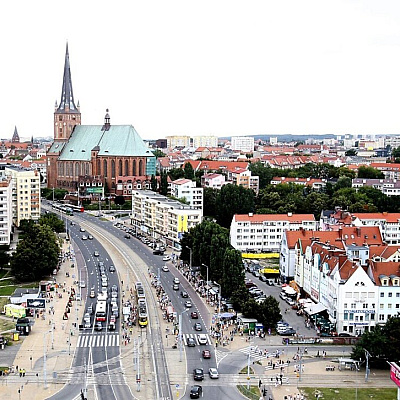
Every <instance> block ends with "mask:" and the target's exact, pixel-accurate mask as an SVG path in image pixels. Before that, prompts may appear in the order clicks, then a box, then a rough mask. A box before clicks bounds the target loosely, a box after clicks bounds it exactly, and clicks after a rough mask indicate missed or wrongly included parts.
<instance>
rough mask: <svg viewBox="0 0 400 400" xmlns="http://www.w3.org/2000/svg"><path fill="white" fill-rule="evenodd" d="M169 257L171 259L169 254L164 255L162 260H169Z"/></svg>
mask: <svg viewBox="0 0 400 400" xmlns="http://www.w3.org/2000/svg"><path fill="white" fill-rule="evenodd" d="M170 259H171V257H170V256H164V257H163V261H169V260H170Z"/></svg>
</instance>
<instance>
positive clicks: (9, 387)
mask: <svg viewBox="0 0 400 400" xmlns="http://www.w3.org/2000/svg"><path fill="white" fill-rule="evenodd" d="M68 248H69V243H68V242H67V243H65V242H64V244H63V247H62V249H63V252H64V253H65V252H67V251H68ZM72 253H73V252H72ZM71 264H75V268H74V269H72V268H71ZM76 264H77V263H76V261H75V260H73V261H72V260H71V259H69V258H66V259H65V260H64V261H63V262H62V264H61V267H60V270H59V272H58V273H57V275H56V280H57V283H58V284H59V285H61V286H63V288H58V289H56V291H54V292H50V293H52V294H53V296H52V298H48V303H47V304H46V306H47V309H46V312H45V313H43V317H39V318H31V319H32V320H33V319H34V321H33V322H34V325H33V327H32V331H31V332H30V334H29V336H23V337H21V336H20V341H22V344H21V345H20V348H19V350H18V352H17V354H16V356H15V359H14V363H13V366H14V370H15V369H16V368H17V367H18V368H19V369H21V368H23V369H25V370H26V374H25V377H19V374H18V373H14V374H10V375H9V376H7V377H4V376H3V377H1V378H0V381H1V383H2V385H1V386H0V397H1V398H15V394H16V393H17V392H18V389H20V390H21V397H22V398H24V397H28V396H29V397H30V398H31V399H32V400H36V399H37V400H43V399H44V398H46V397H49V396H51V395H52V394H54V393H56V392H58V391H59V390H60V389H61V388H62V386H63V385H64V379H59V376H58V377H55V376H54V375H53V371H58V372H59V373H61V375H63V376H64V375H67V376H68V375H69V371H70V367H71V363H72V360H73V354H74V351H75V346H76V341H77V337H78V327H74V326H73V325H72V324H73V322H75V321H77V320H78V321H79V320H81V318H82V316H83V310H84V307H83V303H82V306H81V305H79V302H78V304H77V302H76V301H73V305H72V308H71V312H70V313H69V319H68V320H63V315H64V311H65V307H66V304H67V302H68V298H69V294H70V292H71V288H75V291H77V286H76V285H74V281H75V280H77V278H76V277H75V278H74V276H75V274H76V273H77V272H76V271H77V267H76ZM66 272H69V275H70V276H69V277H67V276H66ZM64 289H65V291H64ZM59 294H61V296H62V297H61V298H60V297H59V296H58V295H59ZM51 307H53V311H51ZM52 326H53V327H54V330H52V329H51V328H52ZM45 349H46V350H45ZM4 352H7V348H6V349H5V350H2V351H1V356H3V355H4V359H6V357H7V353H4ZM45 352H46V370H45V369H44V362H43V361H44V354H45ZM10 366H11V365H10ZM45 371H46V376H45ZM59 375H60V374H59ZM45 380H46V382H47V385H45V384H44V382H45ZM45 386H47V387H45ZM21 388H22V389H21Z"/></svg>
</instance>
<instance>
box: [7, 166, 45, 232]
mask: <svg viewBox="0 0 400 400" xmlns="http://www.w3.org/2000/svg"><path fill="white" fill-rule="evenodd" d="M4 173H5V175H6V176H8V177H10V178H11V182H12V215H13V222H14V224H15V225H16V226H19V224H20V222H21V220H23V219H33V220H38V219H39V218H40V174H39V172H38V171H37V170H35V171H33V170H26V169H23V168H18V167H12V166H6V168H5V170H4Z"/></svg>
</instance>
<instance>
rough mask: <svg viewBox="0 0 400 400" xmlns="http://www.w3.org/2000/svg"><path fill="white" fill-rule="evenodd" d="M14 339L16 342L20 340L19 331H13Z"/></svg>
mask: <svg viewBox="0 0 400 400" xmlns="http://www.w3.org/2000/svg"><path fill="white" fill-rule="evenodd" d="M13 340H14V342H18V340H19V332H14V333H13Z"/></svg>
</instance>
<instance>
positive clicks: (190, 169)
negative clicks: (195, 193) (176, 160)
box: [183, 162, 194, 180]
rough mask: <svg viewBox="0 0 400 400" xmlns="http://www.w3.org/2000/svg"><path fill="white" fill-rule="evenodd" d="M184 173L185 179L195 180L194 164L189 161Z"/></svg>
mask: <svg viewBox="0 0 400 400" xmlns="http://www.w3.org/2000/svg"><path fill="white" fill-rule="evenodd" d="M183 173H184V178H185V179H190V180H193V179H194V170H193V167H192V164H190V163H189V162H187V163H186V164H185V166H184V168H183Z"/></svg>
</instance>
